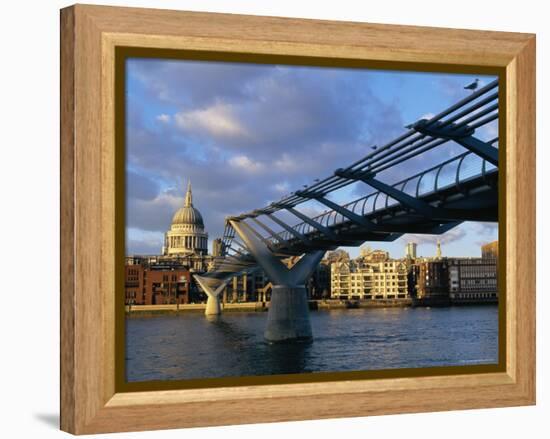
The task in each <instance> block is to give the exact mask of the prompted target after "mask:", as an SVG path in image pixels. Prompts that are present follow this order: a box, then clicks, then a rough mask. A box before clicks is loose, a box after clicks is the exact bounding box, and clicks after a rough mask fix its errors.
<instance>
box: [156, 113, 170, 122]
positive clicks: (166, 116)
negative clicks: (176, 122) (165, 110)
mask: <svg viewBox="0 0 550 439" xmlns="http://www.w3.org/2000/svg"><path fill="white" fill-rule="evenodd" d="M156 119H157V120H158V121H159V122H162V123H168V122H170V120H171V119H172V117H171V116H170V115H169V114H159V115H158V116H157V117H156Z"/></svg>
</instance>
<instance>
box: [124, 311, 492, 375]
mask: <svg viewBox="0 0 550 439" xmlns="http://www.w3.org/2000/svg"><path fill="white" fill-rule="evenodd" d="M266 319H267V313H265V312H226V313H224V314H222V315H221V316H220V317H218V318H216V319H207V318H206V317H205V316H204V315H203V314H202V313H192V312H186V313H182V314H179V315H160V316H153V317H135V316H132V317H129V318H127V319H126V379H127V381H129V382H135V381H152V380H182V379H196V378H214V377H239V376H251V375H272V374H291V373H302V372H336V371H352V370H379V369H394V368H409V367H432V366H458V365H473V364H495V363H497V362H498V307H497V306H468V307H449V308H373V309H341V310H328V311H326V310H322V311H312V312H311V325H312V329H313V336H314V340H313V342H312V343H302V344H268V343H266V342H265V341H264V339H263V331H264V328H265V323H266Z"/></svg>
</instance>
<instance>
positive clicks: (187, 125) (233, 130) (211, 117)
mask: <svg viewBox="0 0 550 439" xmlns="http://www.w3.org/2000/svg"><path fill="white" fill-rule="evenodd" d="M175 119H176V124H177V125H178V127H180V128H181V129H183V130H186V131H190V132H195V133H198V134H208V135H213V136H216V137H249V133H248V131H247V129H246V127H245V126H244V125H243V124H242V123H241V122H240V121H239V119H238V117H237V115H236V111H235V108H234V107H233V106H231V105H228V104H224V103H216V104H214V105H213V106H211V107H208V108H206V109H202V110H192V111H186V112H181V113H178V114H176V116H175Z"/></svg>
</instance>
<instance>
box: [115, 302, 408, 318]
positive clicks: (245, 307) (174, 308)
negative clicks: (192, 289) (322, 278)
mask: <svg viewBox="0 0 550 439" xmlns="http://www.w3.org/2000/svg"><path fill="white" fill-rule="evenodd" d="M308 304H309V309H310V310H330V309H354V308H387V307H407V306H412V300H411V299H388V300H380V299H379V300H310V301H309V302H308ZM205 308H206V304H205V303H189V304H184V305H176V304H172V305H132V306H128V305H127V306H126V307H125V310H126V314H128V315H155V314H179V313H187V312H204V310H205ZM268 309H269V302H242V303H225V304H223V305H222V310H223V312H265V311H267V310H268Z"/></svg>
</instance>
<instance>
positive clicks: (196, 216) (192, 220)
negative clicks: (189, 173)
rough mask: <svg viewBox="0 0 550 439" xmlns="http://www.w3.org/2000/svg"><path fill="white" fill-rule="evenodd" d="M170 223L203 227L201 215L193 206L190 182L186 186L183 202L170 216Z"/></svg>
mask: <svg viewBox="0 0 550 439" xmlns="http://www.w3.org/2000/svg"><path fill="white" fill-rule="evenodd" d="M172 225H190V226H197V227H200V228H204V222H203V220H202V215H201V213H200V212H199V210H198V209H196V208H194V207H193V194H192V192H191V182H189V185H188V186H187V193H186V194H185V202H184V204H183V207H182V208H181V209H179V210H178V211H177V212H176V213H175V214H174V217H173V218H172Z"/></svg>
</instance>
